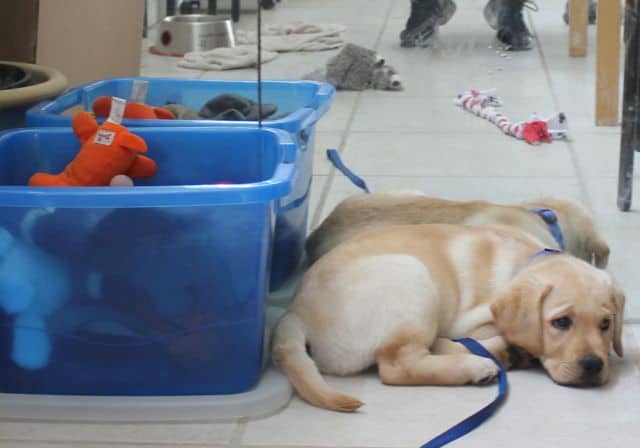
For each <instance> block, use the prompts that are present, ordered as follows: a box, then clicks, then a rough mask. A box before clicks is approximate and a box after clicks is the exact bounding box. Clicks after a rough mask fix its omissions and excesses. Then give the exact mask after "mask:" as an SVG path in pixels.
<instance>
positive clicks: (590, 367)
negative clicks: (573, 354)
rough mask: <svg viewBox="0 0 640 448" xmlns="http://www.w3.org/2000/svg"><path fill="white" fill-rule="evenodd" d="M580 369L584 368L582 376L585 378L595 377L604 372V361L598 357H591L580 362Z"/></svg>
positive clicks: (586, 357)
mask: <svg viewBox="0 0 640 448" xmlns="http://www.w3.org/2000/svg"><path fill="white" fill-rule="evenodd" d="M580 367H582V374H583V375H584V376H585V377H594V376H597V375H600V372H602V368H603V367H604V361H602V359H600V358H599V357H598V356H593V355H589V356H585V357H584V358H582V359H581V360H580Z"/></svg>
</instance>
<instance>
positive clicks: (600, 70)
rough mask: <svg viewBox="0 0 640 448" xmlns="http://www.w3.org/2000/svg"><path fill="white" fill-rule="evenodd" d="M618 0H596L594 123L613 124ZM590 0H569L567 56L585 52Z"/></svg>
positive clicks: (615, 116) (617, 73) (616, 99)
mask: <svg viewBox="0 0 640 448" xmlns="http://www.w3.org/2000/svg"><path fill="white" fill-rule="evenodd" d="M620 23H621V9H620V0H598V12H597V20H596V105H595V107H596V123H595V124H596V126H616V125H617V124H618V123H619V121H618V118H619V92H620V81H619V80H620ZM588 25H589V0H569V55H570V56H573V57H584V56H586V55H587V44H588V33H587V27H588Z"/></svg>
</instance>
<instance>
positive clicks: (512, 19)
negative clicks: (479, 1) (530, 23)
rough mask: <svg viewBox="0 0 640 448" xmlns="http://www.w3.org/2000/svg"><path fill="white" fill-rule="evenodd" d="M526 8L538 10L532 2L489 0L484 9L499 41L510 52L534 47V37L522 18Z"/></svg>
mask: <svg viewBox="0 0 640 448" xmlns="http://www.w3.org/2000/svg"><path fill="white" fill-rule="evenodd" d="M525 6H527V7H529V8H531V9H536V8H537V6H535V3H533V2H532V1H530V0H489V2H488V3H487V5H486V6H485V8H484V17H485V19H486V20H487V23H488V24H489V26H491V28H493V29H494V30H496V31H497V35H496V37H497V38H498V40H499V41H500V42H502V43H503V44H505V45H507V46H509V49H510V50H515V51H518V50H529V49H531V48H532V47H533V36H532V35H531V33H530V32H529V29H528V28H527V25H526V24H525V23H524V17H523V16H522V10H523V9H524V7H525Z"/></svg>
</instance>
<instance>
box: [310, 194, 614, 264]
mask: <svg viewBox="0 0 640 448" xmlns="http://www.w3.org/2000/svg"><path fill="white" fill-rule="evenodd" d="M534 208H542V209H550V210H553V212H555V215H556V217H557V223H556V226H557V229H559V231H560V233H561V234H562V237H563V240H564V243H565V246H566V250H567V251H568V252H569V253H571V254H573V255H575V256H576V257H578V258H581V259H583V260H585V261H587V262H589V263H594V264H595V265H596V266H598V267H600V268H605V267H606V266H607V262H608V259H609V246H608V245H607V243H606V242H605V241H604V240H603V239H602V238H601V237H600V235H599V234H598V232H597V231H596V229H595V226H594V224H593V221H592V219H591V217H590V216H589V215H588V214H587V213H586V212H585V211H584V210H583V209H582V208H581V207H579V206H578V205H576V204H573V203H571V202H569V201H563V200H558V199H551V198H545V199H539V200H537V201H533V202H529V203H524V204H520V205H498V204H492V203H489V202H483V201H470V202H461V201H447V200H442V199H435V198H431V197H427V196H424V195H422V194H419V193H400V192H397V193H375V194H360V195H355V196H351V197H349V198H347V199H345V200H344V201H342V202H341V203H340V204H339V205H338V206H337V207H336V208H335V210H334V211H333V212H332V213H331V214H330V215H329V216H328V217H327V218H326V219H325V220H324V222H322V224H321V225H320V226H319V227H318V228H317V229H316V230H315V231H314V232H313V233H312V234H311V235H310V236H309V238H308V239H307V242H306V251H307V259H308V260H309V262H310V263H314V262H315V261H316V260H317V259H318V258H320V257H321V256H322V255H324V254H325V253H327V252H329V251H330V250H331V249H333V248H334V247H336V246H337V245H338V244H340V243H341V242H343V241H346V240H348V239H351V238H353V237H354V236H356V235H359V234H361V233H362V232H365V231H367V230H371V229H374V228H378V227H382V226H388V225H404V224H467V225H487V224H504V225H510V226H515V227H518V228H520V229H522V230H524V231H525V232H528V233H530V234H531V235H533V236H535V237H536V238H538V239H539V240H540V241H542V242H543V243H545V244H546V245H547V247H550V248H554V249H560V247H559V244H558V242H557V241H556V239H555V238H554V236H553V235H552V232H551V226H550V225H549V223H547V222H545V221H544V219H543V218H542V217H541V216H540V215H539V214H536V213H534V212H533V211H532V209H534Z"/></svg>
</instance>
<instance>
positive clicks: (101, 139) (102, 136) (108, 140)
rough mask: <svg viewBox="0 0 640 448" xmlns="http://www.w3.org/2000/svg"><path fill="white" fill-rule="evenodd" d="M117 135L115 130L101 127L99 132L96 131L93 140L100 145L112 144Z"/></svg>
mask: <svg viewBox="0 0 640 448" xmlns="http://www.w3.org/2000/svg"><path fill="white" fill-rule="evenodd" d="M115 137H116V133H115V132H113V131H105V130H104V129H100V130H99V131H98V132H96V138H95V139H94V140H93V141H94V142H96V143H98V144H100V145H105V146H111V144H112V143H113V139H114V138H115Z"/></svg>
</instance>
